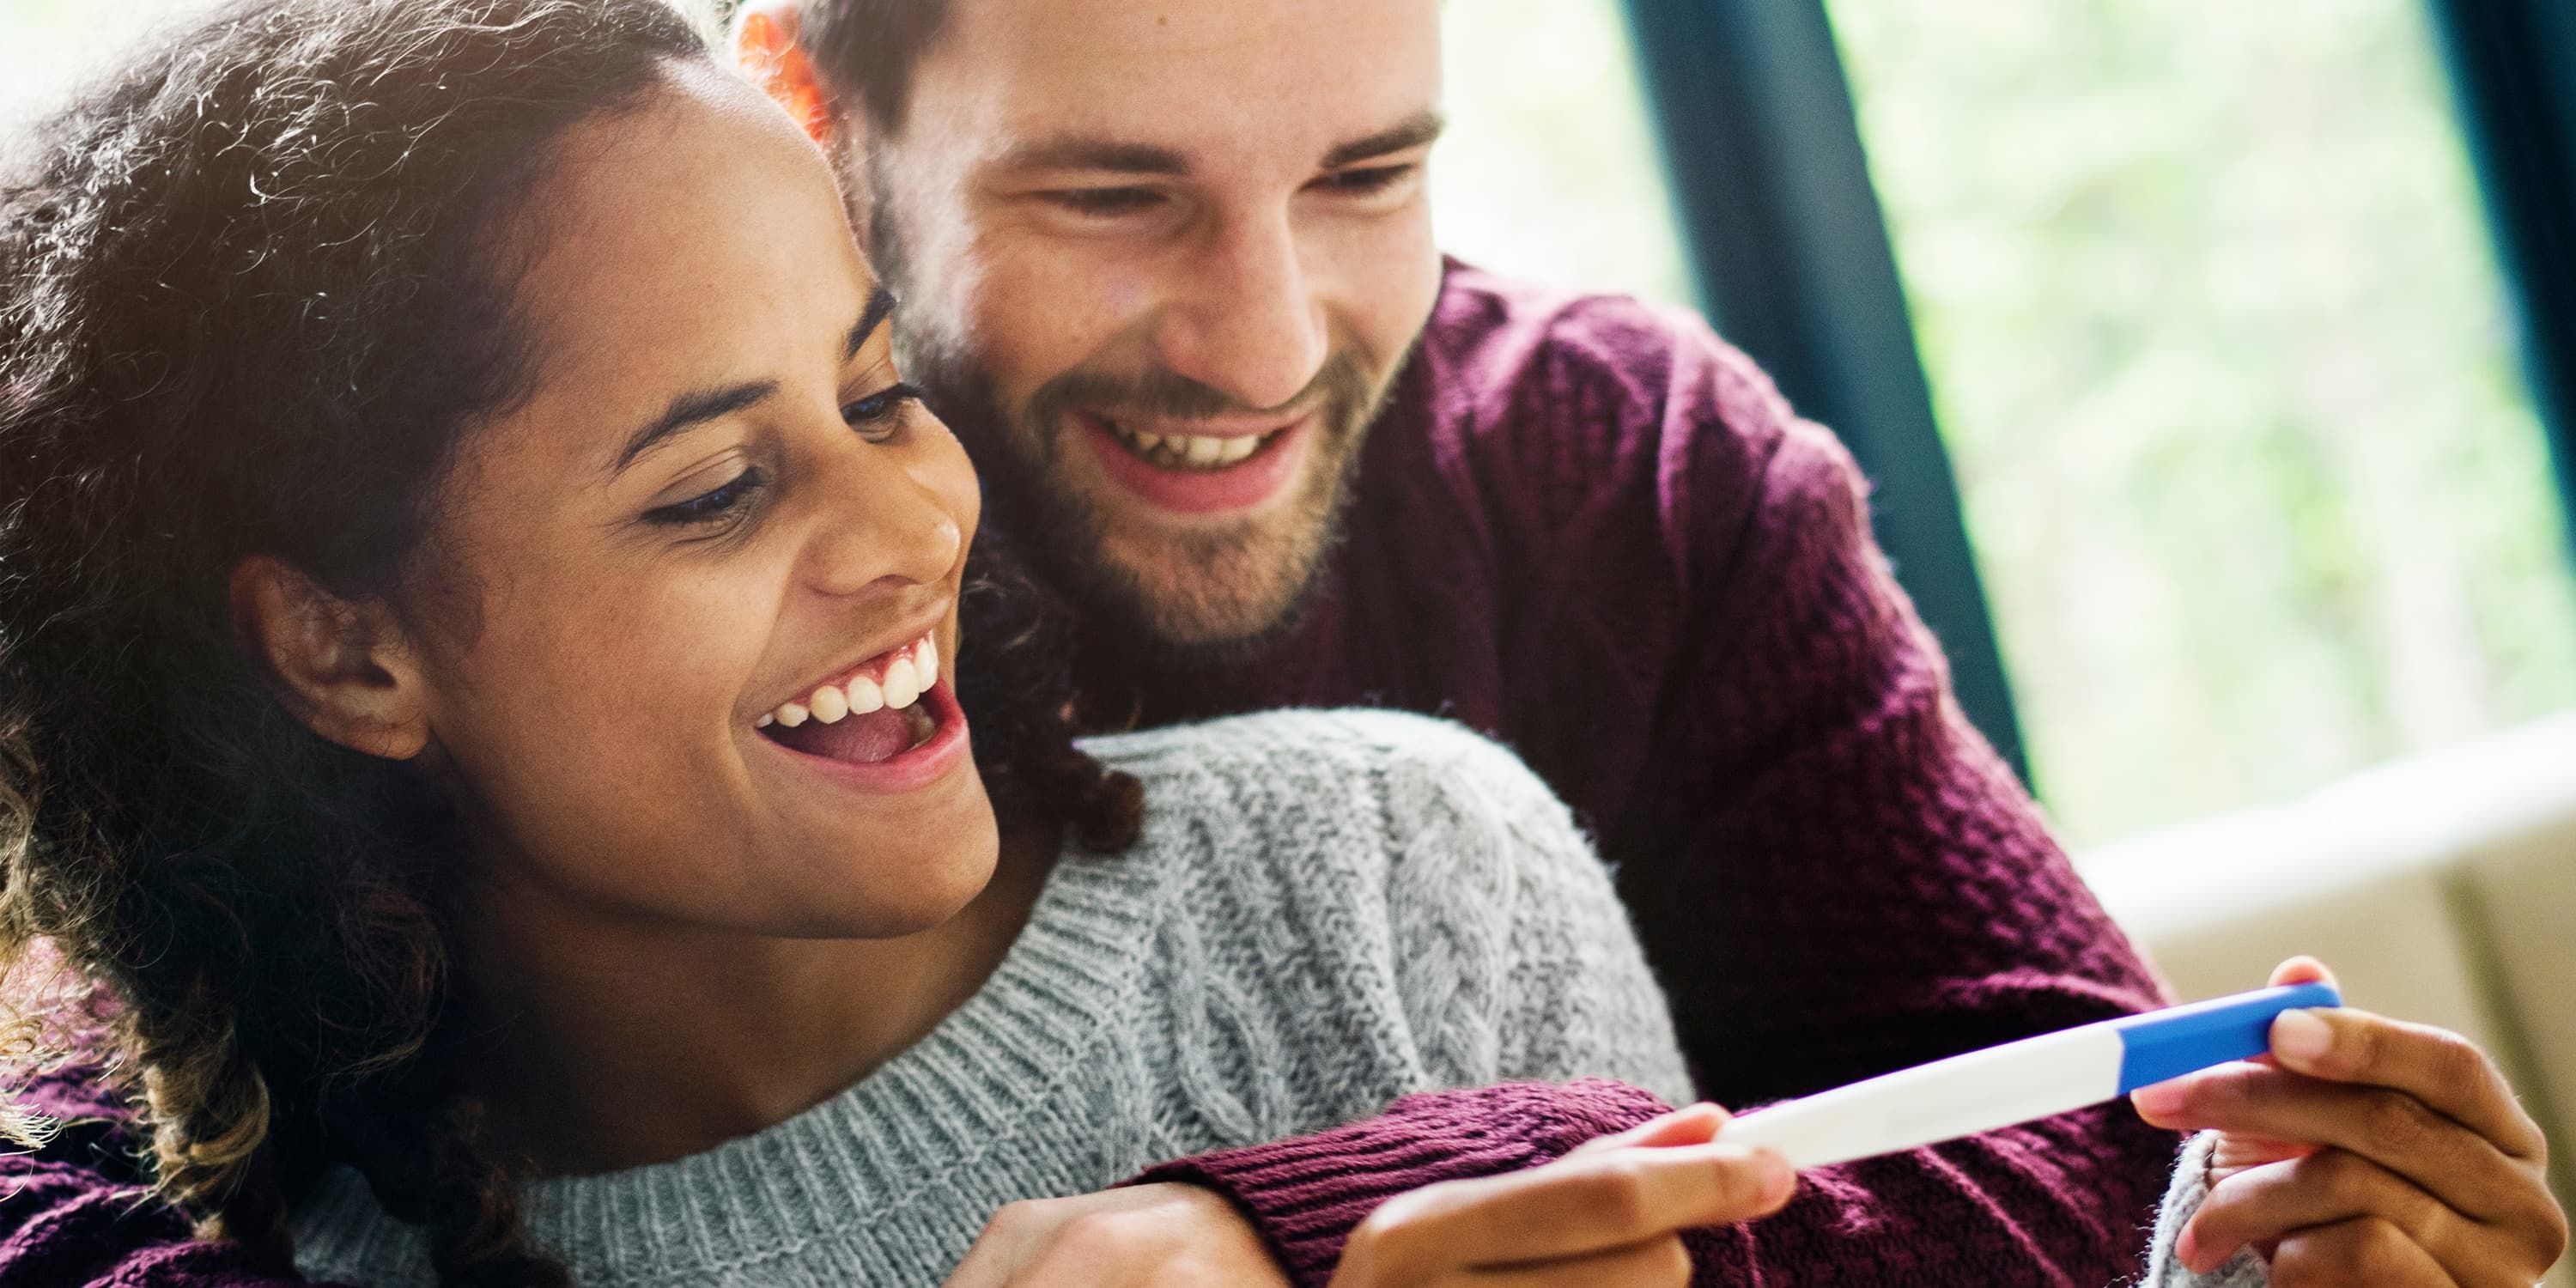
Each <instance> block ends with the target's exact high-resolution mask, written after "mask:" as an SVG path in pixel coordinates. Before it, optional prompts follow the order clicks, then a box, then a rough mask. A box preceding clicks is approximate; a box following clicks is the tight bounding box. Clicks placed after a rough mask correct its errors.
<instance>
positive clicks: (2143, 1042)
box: [2111, 984, 2343, 1096]
mask: <svg viewBox="0 0 2576 1288" xmlns="http://www.w3.org/2000/svg"><path fill="white" fill-rule="evenodd" d="M2341 1005H2343V994H2341V993H2338V992H2336V991H2335V990H2334V986H2333V985H2330V984H2288V985H2284V986H2282V987H2280V988H2267V989H2264V990H2263V991H2262V992H2259V993H2249V994H2246V995H2244V996H2241V997H2230V998H2221V999H2219V1000H2218V1001H2215V1002H2204V1003H2202V1004H2200V1005H2198V1006H2177V1007H2174V1008H2173V1009H2171V1010H2167V1011H2151V1012H2149V1013H2147V1014H2145V1015H2134V1016H2131V1017H2129V1018H2128V1019H2125V1020H2114V1021H2112V1022H2111V1027H2113V1028H2115V1029H2118V1030H2119V1032H2120V1047H2121V1055H2120V1094H2121V1095H2124V1096H2125V1095H2127V1094H2129V1093H2130V1092H2132V1091H2135V1090H2137V1089H2138V1088H2140V1087H2144V1086H2148V1085H2150V1084H2153V1083H2158V1082H2164V1081H2167V1080H2168V1079H2172V1078H2179V1077H2181V1076H2182V1075H2184V1074H2186V1073H2192V1072H2196V1071H2198V1070H2201V1069H2206V1068H2208V1067H2210V1066H2211V1065H2216V1064H2225V1063H2227V1062H2228V1061H2230V1060H2250V1059H2252V1058H2254V1057H2255V1056H2258V1055H2261V1054H2263V1053H2264V1052H2266V1051H2269V1050H2271V1049H2272V1020H2273V1018H2274V1017H2276V1016H2278V1015H2280V1013H2281V1012H2283V1011H2295V1010H2301V1009H2304V1008H2306V1007H2311V1006H2341Z"/></svg>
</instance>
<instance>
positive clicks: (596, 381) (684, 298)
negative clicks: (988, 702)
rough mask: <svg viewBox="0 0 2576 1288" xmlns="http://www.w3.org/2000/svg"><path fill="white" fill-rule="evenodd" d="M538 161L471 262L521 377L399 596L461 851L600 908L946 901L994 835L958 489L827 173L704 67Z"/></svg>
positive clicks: (987, 870) (896, 916) (968, 520)
mask: <svg viewBox="0 0 2576 1288" xmlns="http://www.w3.org/2000/svg"><path fill="white" fill-rule="evenodd" d="M549 156H550V162H549V164H548V165H547V167H546V168H545V171H544V173H543V174H542V176H541V177H540V178H538V179H537V181H536V182H535V184H534V186H533V189H532V191H531V192H529V193H528V194H527V198H526V203H527V204H526V210H527V211H528V212H530V215H531V217H530V218H527V219H524V220H522V221H521V224H520V227H519V228H518V231H517V234H516V236H517V240H516V241H515V242H510V241H507V240H505V243H504V245H503V246H502V247H501V253H502V254H504V255H505V256H511V255H515V256H517V257H518V259H517V261H516V262H523V263H525V264H526V265H527V269H526V271H525V273H524V275H523V276H522V277H520V278H519V279H518V280H517V282H516V285H515V289H514V295H513V298H514V299H515V301H516V303H517V305H518V308H519V310H520V313H521V315H522V317H523V318H524V322H525V325H526V327H527V328H528V336H529V342H530V350H529V352H530V354H531V356H532V359H533V361H532V363H531V370H530V380H531V382H532V384H531V389H532V393H531V396H530V397H528V398H527V399H526V400H525V401H524V402H522V403H520V404H517V405H515V406H513V407H511V408H509V409H508V410H507V411H506V412H505V413H504V414H502V415H500V416H498V417H496V418H494V419H492V420H490V421H488V422H486V423H484V424H482V425H480V426H477V427H476V428H474V429H472V430H470V431H469V432H468V434H467V435H466V437H465V439H464V441H463V443H462V446H461V449H460V459H459V461H458V463H457V465H456V466H455V468H454V470H453V471H452V473H451V475H450V478H449V479H448V480H447V483H446V486H445V488H444V493H443V497H442V501H443V505H442V511H441V517H440V518H439V519H438V520H437V522H436V523H435V524H434V526H433V532H432V538H431V541H430V543H429V545H428V546H427V558H426V560H425V563H424V567H423V570H422V572H421V573H420V575H419V576H418V578H417V579H416V582H415V587H414V593H412V594H411V595H409V596H408V597H407V602H408V603H409V604H410V608H409V611H408V616H409V617H410V618H411V619H412V621H411V627H412V633H413V634H415V635H417V636H418V637H419V638H420V639H421V640H422V641H423V642H422V644H421V646H420V648H419V653H420V655H421V661H420V668H421V673H422V676H423V679H424V682H425V683H424V687H425V690H426V694H427V697H426V700H425V707H426V714H427V719H428V724H429V733H430V739H431V741H432V743H433V745H434V746H435V747H436V749H437V752H438V754H439V757H440V760H441V762H442V765H443V769H444V772H446V773H447V774H448V775H450V776H451V777H452V778H453V779H454V780H455V782H456V784H457V789H458V790H459V792H460V793H461V795H462V796H463V798H464V800H465V801H466V803H467V813H468V816H469V818H470V819H471V821H472V824H473V828H474V831H475V833H476V837H477V849H478V854H477V857H476V860H475V861H476V862H477V863H478V864H479V865H480V866H481V868H482V869H483V870H484V872H485V875H487V876H488V877H490V878H492V879H495V880H497V881H499V882H500V883H502V884H503V885H504V886H505V887H517V888H521V889H527V888H530V887H533V890H532V891H531V893H535V892H539V891H541V892H543V893H544V894H545V895H547V896H551V897H554V898H559V899H563V900H566V901H568V902H570V903H572V904H574V905H576V906H580V907H585V908H590V909H592V910H593V911H594V912H597V913H600V914H604V915H608V916H612V917H621V918H627V919H635V920H644V921H656V922H679V923H686V924H692V925H702V926H710V927H724V928H731V929H741V930H747V931H752V932H756V933H762V934H771V935H789V936H854V935H856V936H888V935H900V934H906V933H910V932H912V931H915V930H919V929H923V928H925V927H927V926H931V925H935V924H937V923H939V922H940V921H942V920H945V919H946V918H947V917H949V916H950V915H951V914H953V913H954V912H955V911H956V910H957V909H958V908H960V907H961V906H963V905H964V904H965V903H966V902H967V901H968V900H970V899H971V898H972V897H973V896H974V895H975V893H976V892H977V891H978V890H980V889H981V888H982V887H983V885H984V883H985V881H986V880H987V879H988V877H989V876H990V874H991V871H992V866H993V861H994V854H995V848H996V836H995V825H994V819H993V814H992V808H991V806H990V804H989V803H988V802H987V801H986V799H985V794H984V787H983V783H982V780H981V779H980V778H979V777H978V776H977V774H976V772H975V769H974V766H973V764H972V762H971V759H970V757H969V756H968V754H967V748H966V745H965V737H964V735H965V729H964V722H963V719H962V718H961V717H960V716H959V715H958V712H957V708H956V704H955V701H954V700H953V699H952V698H951V697H950V696H949V692H948V670H949V667H948V660H949V659H951V658H954V657H955V656H956V645H957V639H956V631H957V614H956V606H957V594H958V589H959V578H960V574H961V571H962V569H963V567H964V564H965V557H966V547H967V543H968V541H969V539H970V538H971V537H972V535H973V533H974V529H975V521H976V516H977V507H978V496H977V489H976V481H975V475H974V472H973V470H972V468H971V467H970V466H969V465H968V464H967V460H966V456H965V454H964V452H963V451H961V450H960V449H959V447H958V445H957V442H956V440H955V439H953V438H951V437H950V436H949V433H948V431H947V429H946V427H944V426H942V425H941V424H940V423H939V421H938V420H937V419H935V418H933V417H932V416H931V415H930V414H929V413H928V412H926V411H924V410H923V409H922V407H921V406H920V404H919V403H918V402H917V401H914V400H913V399H912V398H911V397H910V395H909V392H908V390H907V388H906V387H905V386H903V385H901V384H900V383H899V381H898V377H897V375H896V372H895V369H894V364H893V361H892V358H891V356H890V352H889V333H888V325H887V318H886V316H885V310H886V307H887V304H888V300H887V299H886V297H885V296H884V295H883V294H882V293H881V292H880V291H879V290H878V288H877V285H876V280H875V277H874V275H873V274H872V273H871V272H870V270H869V268H868V266H867V264H866V263H865V262H864V261H863V260H862V259H861V258H860V255H859V253H858V251H857V249H856V248H855V246H854V243H853V241H852V238H851V235H850V230H849V227H848V225H847V224H846V222H845V219H844V215H843V205H842V201H841V197H840V195H839V193H838V192H837V191H836V189H835V188H834V185H833V182H832V179H831V176H830V174H829V171H828V169H827V167H826V165H825V163H824V161H823V158H822V157H821V155H820V154H819V153H818V152H817V151H816V150H815V149H814V147H813V145H812V144H810V143H808V142H807V141H806V140H805V139H804V137H803V136H802V135H800V134H799V133H798V132H797V130H796V129H795V127H794V126H793V125H792V124H790V123H789V121H788V119H787V118H786V117H785V116H784V115H783V114H781V113H779V112H778V111H777V110H776V109H775V108H773V107H771V106H770V105H769V104H768V103H767V101H766V100H764V99H762V98H760V97H759V96H758V95H757V94H756V93H755V92H753V91H751V90H749V89H747V88H745V87H743V86H741V85H739V84H737V83H736V82H734V81H732V80H731V79H730V78H727V77H725V76H723V75H722V74H721V73H717V72H715V71H712V70H710V69H704V68H679V69H675V70H674V72H673V73H672V75H671V78H670V85H669V87H668V89H667V90H665V91H664V92H661V93H658V94H657V95H656V96H655V97H654V98H653V99H652V100H651V101H650V102H649V103H647V104H646V105H644V106H642V107H640V108H638V109H637V110H634V111H631V112H627V113H624V114H621V115H617V116H615V117H611V118H606V119H602V120H598V121H594V122H590V123H587V124H585V125H583V126H580V127H578V128H576V129H575V130H574V131H572V132H571V133H570V134H569V135H568V136H567V137H566V138H564V139H563V140H562V141H561V143H560V144H559V146H557V147H556V148H554V149H553V150H552V151H551V153H550V154H549ZM505 262H512V261H508V260H505ZM925 672H927V673H930V674H932V675H935V677H936V678H935V682H934V683H932V684H931V685H930V686H929V687H928V688H927V690H925V691H923V692H921V693H920V694H919V695H918V696H917V697H916V696H913V695H911V694H910V693H908V692H907V690H911V689H915V688H919V687H920V681H921V680H922V678H923V677H924V673H925ZM907 676H909V678H907ZM853 689H855V690H857V691H858V692H857V693H856V694H853V693H852V690H853ZM853 703H854V704H855V705H856V706H858V707H861V708H864V707H867V706H869V705H871V703H877V704H882V705H880V706H879V708H878V709H877V710H875V711H872V712H866V713H864V714H862V713H857V712H853V713H851V714H846V715H844V714H841V712H840V711H839V708H840V707H841V706H842V705H845V704H853ZM834 716H838V718H837V719H829V720H828V721H827V717H834ZM791 725H792V726H794V727H792V728H791V727H790V726H791Z"/></svg>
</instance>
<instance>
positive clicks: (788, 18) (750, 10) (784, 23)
mask: <svg viewBox="0 0 2576 1288" xmlns="http://www.w3.org/2000/svg"><path fill="white" fill-rule="evenodd" d="M802 30H803V27H802V21H801V19H800V18H799V17H798V16H797V12H796V0H751V2H750V3H748V4H745V5H744V6H743V7H742V11H741V12H740V13H739V14H736V15H735V17H734V22H733V58H734V66H735V68H736V69H737V70H739V71H740V72H742V74H743V75H745V76H748V77H750V78H751V83H752V84H754V85H758V86H759V87H760V88H761V91H762V92H763V93H766V94H768V95H769V97H770V98H771V99H772V100H774V101H776V102H777V104H778V105H779V106H780V107H783V108H786V109H787V115H789V116H790V117H793V118H794V119H795V121H796V124H797V127H798V128H800V129H802V130H804V131H805V136H806V137H807V138H810V139H812V140H814V141H815V142H816V143H818V144H821V145H823V146H825V147H829V146H831V142H832V132H833V128H834V124H833V120H832V100H831V97H830V96H829V95H827V94H825V93H824V92H823V85H822V82H821V81H819V80H817V79H816V78H815V76H814V64H813V63H812V61H810V60H808V59H807V58H806V57H805V47H804V45H803V44H801V43H800V41H799V37H800V34H801V32H802Z"/></svg>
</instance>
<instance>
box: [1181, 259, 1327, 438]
mask: <svg viewBox="0 0 2576 1288" xmlns="http://www.w3.org/2000/svg"><path fill="white" fill-rule="evenodd" d="M1183 271H1185V272H1186V273H1188V274H1189V280H1188V281H1186V282H1184V283H1181V284H1180V289H1178V290H1177V291H1175V292H1174V293H1173V296H1172V297H1171V302H1170V303H1169V304H1168V305H1167V306H1166V307H1165V309H1164V311H1163V316H1162V318H1161V319H1160V321H1159V323H1158V325H1157V327H1156V330H1155V347H1156V348H1157V349H1158V350H1160V353H1159V355H1158V356H1159V357H1160V358H1161V360H1162V362H1163V364H1164V365H1165V366H1166V367H1168V368H1170V369H1171V370H1172V371H1174V372H1176V373H1178V374H1180V375H1183V376H1187V377H1189V378H1190V379H1192V380H1195V381H1197V382H1199V383H1200V384H1203V385H1207V386H1209V387H1211V388H1214V389H1216V390H1218V391H1220V392H1222V393H1224V394H1226V395H1227V396H1229V397H1231V398H1233V399H1234V400H1235V401H1236V402H1238V403H1240V404H1242V405H1243V406H1246V407H1256V408H1269V407H1280V406H1284V405H1286V404H1287V403H1289V402H1292V401H1294V400H1295V399H1296V397H1297V395H1298V394H1300V393H1302V392H1304V391H1305V389H1306V386H1307V385H1308V384H1309V383H1311V382H1312V381H1313V380H1314V378H1315V373H1316V372H1318V371H1320V370H1322V369H1323V365H1324V360H1325V357H1326V355H1327V354H1328V352H1329V351H1330V349H1331V339H1330V336H1329V334H1328V330H1329V328H1328V324H1327V323H1326V321H1325V312H1324V306H1323V301H1322V299H1321V297H1320V293H1319V290H1318V284H1317V282H1316V281H1315V279H1314V278H1313V277H1312V275H1310V274H1309V272H1308V271H1307V265H1306V263H1305V261H1304V258H1303V256H1302V255H1301V254H1300V251H1299V248H1298V245H1297V237H1296V230H1295V229H1294V228H1293V227H1292V226H1291V225H1290V223H1289V221H1288V218H1287V216H1286V214H1285V212H1282V213H1280V214H1278V215H1276V216H1270V217H1264V218H1258V219H1241V220H1229V221H1225V222H1224V223H1223V224H1221V225H1220V226H1218V227H1216V228H1214V229H1212V230H1211V231H1210V233H1209V234H1208V237H1207V240H1206V242H1205V243H1204V244H1203V246H1202V248H1201V249H1200V252H1199V253H1198V254H1197V255H1196V256H1193V257H1192V262H1190V263H1189V264H1188V265H1186V266H1185V268H1184V270H1183Z"/></svg>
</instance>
